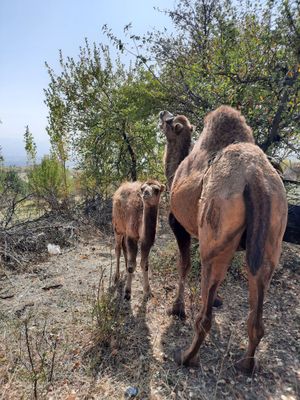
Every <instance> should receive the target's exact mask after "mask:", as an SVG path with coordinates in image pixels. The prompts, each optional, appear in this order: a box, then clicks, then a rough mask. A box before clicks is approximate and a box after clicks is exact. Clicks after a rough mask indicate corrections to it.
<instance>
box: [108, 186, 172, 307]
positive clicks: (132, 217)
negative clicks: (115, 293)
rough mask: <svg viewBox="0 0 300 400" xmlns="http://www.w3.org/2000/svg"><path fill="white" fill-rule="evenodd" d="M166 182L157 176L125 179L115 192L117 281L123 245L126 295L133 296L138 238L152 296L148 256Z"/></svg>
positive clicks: (145, 279)
mask: <svg viewBox="0 0 300 400" xmlns="http://www.w3.org/2000/svg"><path fill="white" fill-rule="evenodd" d="M163 190H164V185H162V184H161V183H160V182H158V181H156V180H148V181H146V182H144V183H142V182H125V183H123V184H122V185H121V186H120V187H119V188H118V190H117V191H116V192H115V194H114V196H113V210H112V222H113V228H114V233H115V252H116V259H117V267H116V274H115V281H118V280H119V276H120V256H121V248H122V247H123V253H124V258H125V265H126V270H127V281H126V286H125V294H124V297H125V299H126V300H129V299H130V297H131V283H132V277H133V273H134V271H135V269H136V256H137V251H138V242H139V241H140V242H141V268H142V271H143V289H144V295H145V296H150V295H151V291H150V285H149V278H148V264H149V262H148V256H149V252H150V249H151V247H152V246H153V244H154V241H155V234H156V225H157V216H158V205H159V201H160V195H161V193H162V192H163Z"/></svg>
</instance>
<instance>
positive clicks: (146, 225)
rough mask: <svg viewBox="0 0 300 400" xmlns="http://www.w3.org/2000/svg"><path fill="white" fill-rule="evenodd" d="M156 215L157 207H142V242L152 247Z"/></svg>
mask: <svg viewBox="0 0 300 400" xmlns="http://www.w3.org/2000/svg"><path fill="white" fill-rule="evenodd" d="M157 214H158V206H147V205H146V206H145V205H144V211H143V231H142V241H143V242H147V243H148V244H149V245H150V246H152V245H153V243H154V240H155V233H156V225H157Z"/></svg>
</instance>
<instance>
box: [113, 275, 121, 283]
mask: <svg viewBox="0 0 300 400" xmlns="http://www.w3.org/2000/svg"><path fill="white" fill-rule="evenodd" d="M119 279H120V275H117V274H115V275H114V284H115V285H116V284H117V283H118V282H119Z"/></svg>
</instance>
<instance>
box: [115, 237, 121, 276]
mask: <svg viewBox="0 0 300 400" xmlns="http://www.w3.org/2000/svg"><path fill="white" fill-rule="evenodd" d="M122 241H123V236H122V235H118V234H117V233H116V232H115V255H116V261H117V265H116V272H115V275H114V282H115V283H117V282H118V281H119V279H120V256H121V247H122Z"/></svg>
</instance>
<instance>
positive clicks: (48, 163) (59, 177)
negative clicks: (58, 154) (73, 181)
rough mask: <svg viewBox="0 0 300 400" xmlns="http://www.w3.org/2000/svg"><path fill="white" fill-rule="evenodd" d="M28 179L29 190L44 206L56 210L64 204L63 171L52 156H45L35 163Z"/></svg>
mask: <svg viewBox="0 0 300 400" xmlns="http://www.w3.org/2000/svg"><path fill="white" fill-rule="evenodd" d="M28 180H29V186H30V188H31V190H32V191H33V193H34V194H35V196H37V198H38V199H40V200H42V201H43V202H44V204H45V205H46V207H50V209H51V210H57V209H60V208H61V207H62V206H65V205H66V204H65V201H66V193H65V187H64V171H63V168H62V166H61V164H60V162H59V161H58V160H57V158H55V157H54V156H52V157H48V156H46V157H44V158H43V160H42V162H41V164H39V165H35V166H34V168H33V169H32V171H30V173H29V176H28Z"/></svg>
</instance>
